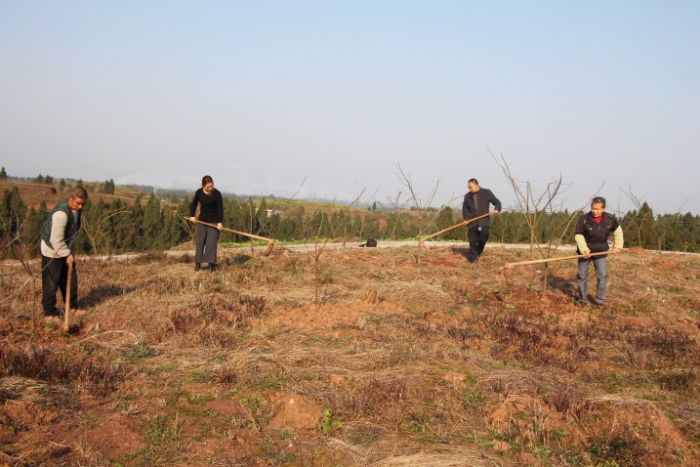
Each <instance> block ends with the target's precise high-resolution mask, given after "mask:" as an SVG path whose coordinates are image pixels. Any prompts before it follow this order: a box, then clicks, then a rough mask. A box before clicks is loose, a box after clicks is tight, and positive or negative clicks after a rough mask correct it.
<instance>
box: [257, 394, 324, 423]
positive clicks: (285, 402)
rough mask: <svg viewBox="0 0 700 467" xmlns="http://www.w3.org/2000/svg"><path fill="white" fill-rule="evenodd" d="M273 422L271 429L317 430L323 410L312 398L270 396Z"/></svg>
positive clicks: (286, 395) (281, 395)
mask: <svg viewBox="0 0 700 467" xmlns="http://www.w3.org/2000/svg"><path fill="white" fill-rule="evenodd" d="M270 405H271V407H272V414H273V416H272V420H270V425H269V426H270V428H273V429H282V428H294V429H297V430H305V429H315V428H317V427H318V421H319V419H320V418H321V408H320V407H319V406H318V404H316V402H315V401H314V400H313V399H311V398H310V397H306V396H303V395H301V394H285V393H279V392H275V393H272V394H270Z"/></svg>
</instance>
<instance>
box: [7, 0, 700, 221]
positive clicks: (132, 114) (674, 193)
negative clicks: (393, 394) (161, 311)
mask: <svg viewBox="0 0 700 467" xmlns="http://www.w3.org/2000/svg"><path fill="white" fill-rule="evenodd" d="M699 130H700V2H698V1H689V2H679V1H663V2H662V1H657V2H648V1H641V0H637V1H629V2H626V1H609V0H608V1H587V2H569V1H552V2H534V1H512V2H496V1H485V2H467V1H399V0H396V1H378V0H372V1H366V2H359V1H358V2H347V1H336V2H331V1H318V2H305V1H279V2H267V1H246V2H242V1H241V2H232V1H229V2H224V1H222V2H204V1H191V2H179V1H172V0H169V1H162V2H144V1H138V2H128V1H120V2H107V1H94V0H93V1H85V2H80V1H70V2H68V1H66V2H59V1H50V2H49V1H47V2H35V1H29V0H22V1H19V0H17V1H7V0H0V165H5V166H6V167H7V169H8V171H9V172H10V174H11V175H13V174H14V175H21V176H34V175H36V174H38V173H49V174H51V175H53V176H57V177H61V176H65V177H74V178H83V179H86V180H91V179H97V180H101V179H107V178H114V179H115V181H116V182H118V183H127V182H128V183H142V184H151V185H158V186H163V187H181V188H187V189H194V188H197V187H198V185H199V181H200V179H201V176H202V175H204V174H211V175H212V176H213V177H214V180H215V181H216V183H217V186H218V187H219V188H220V189H223V190H226V191H232V192H236V193H247V194H267V193H273V194H276V195H279V196H289V195H291V194H292V193H294V192H295V191H296V190H297V188H298V187H299V185H300V184H301V182H302V180H304V178H306V183H305V184H304V187H303V190H302V193H301V195H302V196H319V197H326V198H338V199H352V198H354V197H355V196H356V195H357V194H358V193H359V192H360V190H361V189H362V188H363V187H366V188H367V195H366V196H365V200H369V197H370V196H371V195H372V194H374V193H375V192H376V193H377V196H376V198H377V199H378V200H379V201H382V202H384V201H385V200H386V197H387V196H395V194H396V193H397V192H398V191H399V190H400V189H401V185H400V183H399V179H398V177H397V175H396V164H397V163H400V164H401V165H402V166H403V168H404V169H405V170H406V171H407V172H408V173H410V174H411V176H412V178H413V179H414V182H415V185H416V186H417V188H418V189H419V190H420V192H421V193H422V194H423V196H425V194H426V193H427V192H429V191H430V189H431V188H432V186H433V185H434V184H435V182H436V181H437V180H438V179H439V180H440V189H439V191H438V194H437V197H436V199H435V202H434V204H435V205H440V204H442V203H445V202H448V201H449V200H450V199H451V198H452V197H453V195H458V196H459V195H461V194H462V193H463V192H464V190H465V184H466V180H467V179H468V178H470V177H477V178H479V179H480V180H481V181H482V185H483V186H487V187H490V188H492V189H493V190H494V191H495V192H496V194H497V195H498V196H499V197H500V198H501V199H502V200H503V201H504V203H505V205H506V206H511V205H513V201H514V197H513V195H512V192H511V190H510V188H509V186H508V185H507V184H506V182H505V179H504V177H503V176H502V174H501V173H500V170H499V168H498V167H497V166H496V164H495V163H494V162H493V160H492V159H491V157H490V156H489V153H488V151H487V147H490V148H491V149H492V150H493V151H494V152H495V153H503V154H504V155H505V157H506V158H507V159H508V160H509V161H510V162H511V164H512V169H513V172H514V173H515V174H516V175H518V176H519V177H521V178H523V179H530V180H532V182H533V183H534V185H535V186H536V187H541V186H542V185H543V184H544V183H545V182H546V181H548V180H549V179H551V178H553V177H555V176H557V175H559V174H562V175H563V176H564V179H565V180H566V181H567V182H568V183H570V184H571V185H570V187H569V188H568V190H567V192H566V194H565V196H564V197H563V198H562V200H563V201H564V202H565V205H566V206H567V207H578V206H580V205H581V204H583V203H585V201H586V200H587V199H588V197H589V196H590V195H592V194H593V192H594V191H595V190H596V189H597V188H598V187H599V186H600V184H601V183H603V182H605V187H604V189H603V191H602V194H603V195H605V196H607V198H608V200H609V204H610V206H611V207H613V208H616V207H617V206H618V205H619V206H620V207H622V208H623V209H626V208H628V207H630V206H631V204H630V202H629V200H628V199H627V196H626V195H625V193H624V192H625V190H627V189H628V188H629V187H630V186H631V187H632V190H633V191H634V192H635V193H636V194H637V195H638V196H640V197H644V198H646V199H647V200H648V201H649V202H650V204H651V205H652V207H653V208H654V209H655V210H656V211H662V212H675V211H677V210H678V209H679V208H681V206H682V210H683V211H692V212H695V213H699V212H700V188H699V187H700V183H698V181H697V179H698V174H699V173H700V157H699V156H700V131H699ZM455 204H456V203H455Z"/></svg>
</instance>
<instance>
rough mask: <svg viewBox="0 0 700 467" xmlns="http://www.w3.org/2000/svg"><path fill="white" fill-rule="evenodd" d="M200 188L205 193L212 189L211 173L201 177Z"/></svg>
mask: <svg viewBox="0 0 700 467" xmlns="http://www.w3.org/2000/svg"><path fill="white" fill-rule="evenodd" d="M202 189H204V191H206V192H207V193H208V192H210V191H211V190H213V189H214V179H213V178H211V175H205V176H204V177H202Z"/></svg>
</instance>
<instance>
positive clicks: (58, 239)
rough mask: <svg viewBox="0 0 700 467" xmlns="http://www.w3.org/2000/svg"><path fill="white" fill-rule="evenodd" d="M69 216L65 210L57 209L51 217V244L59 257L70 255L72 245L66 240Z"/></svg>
mask: <svg viewBox="0 0 700 467" xmlns="http://www.w3.org/2000/svg"><path fill="white" fill-rule="evenodd" d="M67 223H68V216H66V213H65V212H62V211H56V212H54V213H53V216H52V218H51V246H53V250H54V252H55V253H56V256H57V257H59V258H65V257H66V256H70V253H71V251H70V247H69V246H68V243H67V242H66V224H67Z"/></svg>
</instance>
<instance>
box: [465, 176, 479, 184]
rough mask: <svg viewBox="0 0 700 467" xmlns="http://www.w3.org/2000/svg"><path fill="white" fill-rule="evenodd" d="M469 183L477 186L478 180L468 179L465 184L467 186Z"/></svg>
mask: <svg viewBox="0 0 700 467" xmlns="http://www.w3.org/2000/svg"><path fill="white" fill-rule="evenodd" d="M469 183H474V184H476V185H478V184H479V180H477V179H476V178H470V179H469V181H468V182H467V184H469Z"/></svg>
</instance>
